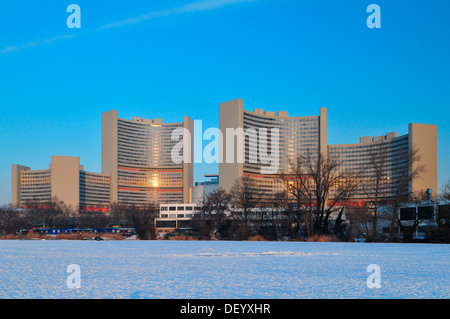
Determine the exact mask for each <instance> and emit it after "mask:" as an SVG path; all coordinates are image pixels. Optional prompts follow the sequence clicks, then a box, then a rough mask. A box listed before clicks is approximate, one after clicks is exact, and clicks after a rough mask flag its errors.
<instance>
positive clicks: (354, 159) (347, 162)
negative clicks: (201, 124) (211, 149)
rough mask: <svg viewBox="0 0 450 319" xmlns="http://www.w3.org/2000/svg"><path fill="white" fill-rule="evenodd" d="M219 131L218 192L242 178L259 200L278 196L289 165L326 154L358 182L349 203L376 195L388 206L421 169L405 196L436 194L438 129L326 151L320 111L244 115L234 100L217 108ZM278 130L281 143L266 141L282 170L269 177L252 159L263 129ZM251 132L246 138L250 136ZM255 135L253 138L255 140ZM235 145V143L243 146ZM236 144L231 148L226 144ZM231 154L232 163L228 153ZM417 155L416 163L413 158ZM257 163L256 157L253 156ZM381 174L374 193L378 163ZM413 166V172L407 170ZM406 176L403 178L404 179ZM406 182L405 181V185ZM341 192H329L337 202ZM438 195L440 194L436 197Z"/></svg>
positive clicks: (417, 127) (423, 127) (415, 127)
mask: <svg viewBox="0 0 450 319" xmlns="http://www.w3.org/2000/svg"><path fill="white" fill-rule="evenodd" d="M219 117H220V118H219V128H220V130H221V132H222V133H223V143H222V144H221V145H220V148H219V151H222V154H221V156H219V158H222V162H221V163H220V164H219V176H220V177H219V187H221V188H224V189H225V190H227V191H230V190H231V189H232V187H233V185H234V183H235V182H236V181H237V180H238V179H239V178H240V177H242V176H248V177H250V178H251V179H252V181H253V182H252V184H253V185H254V186H253V187H255V189H257V190H258V191H259V192H260V194H261V196H260V197H261V198H262V199H264V198H266V197H267V195H270V194H272V195H274V194H277V193H278V192H282V191H285V190H286V186H285V184H284V182H283V181H282V180H283V178H282V177H284V180H285V181H286V178H287V179H289V174H290V173H291V174H292V167H291V166H290V163H291V162H294V163H295V161H296V160H297V158H298V157H299V156H311V157H314V156H318V155H319V154H322V155H323V156H326V157H328V158H334V159H337V160H338V161H339V163H340V166H341V169H345V170H346V171H347V172H350V173H351V174H353V175H354V176H357V178H358V181H359V187H358V190H357V191H356V193H355V194H354V195H353V197H352V198H351V201H354V202H357V203H363V202H366V201H370V199H371V198H373V197H374V193H375V192H378V193H377V196H378V198H379V199H380V198H384V199H386V200H388V199H389V198H392V197H393V196H394V195H396V194H397V193H396V192H398V191H399V189H400V187H399V185H400V177H404V175H405V174H406V175H408V174H411V172H413V171H415V170H416V168H417V167H423V168H424V170H423V172H422V173H421V174H420V176H418V177H415V178H412V179H411V180H410V181H409V182H408V185H407V186H406V187H404V188H402V189H401V192H402V194H401V195H402V196H410V195H413V194H418V193H423V194H424V193H425V191H426V190H427V189H428V188H431V189H433V190H436V189H437V127H436V125H427V124H417V123H412V124H409V126H408V134H406V135H403V136H397V133H388V134H387V135H384V136H377V137H374V138H371V137H369V136H366V137H362V138H361V139H360V143H356V144H342V145H327V110H326V108H321V109H320V115H318V116H304V117H292V116H289V114H288V113H287V112H283V111H278V112H268V111H264V110H262V109H254V111H253V112H250V111H247V110H245V109H244V103H243V100H241V99H238V100H233V101H229V102H225V103H220V104H219ZM239 128H240V129H243V131H244V134H241V135H239V134H235V135H231V134H226V133H225V132H226V130H227V129H232V130H236V129H239ZM273 128H275V129H278V132H279V138H278V140H277V141H276V142H277V143H276V145H275V147H274V146H272V145H270V144H271V143H272V144H273V142H274V139H273V138H272V139H270V138H269V139H267V142H266V146H265V147H267V148H268V149H270V151H272V152H278V167H277V169H276V170H275V171H273V172H271V173H269V174H265V173H262V169H261V168H262V167H264V166H265V165H266V166H267V164H266V163H264V162H263V161H261V158H257V160H255V158H252V155H251V154H252V151H253V154H257V153H255V151H254V150H255V149H257V150H259V149H260V148H261V146H264V143H260V140H259V139H258V138H259V136H260V131H261V129H263V130H271V129H273ZM247 131H248V133H247ZM254 135H255V136H254ZM239 139H240V141H241V142H240V143H237V142H236V141H239ZM230 142H231V143H234V144H233V146H234V148H229V147H228V146H229V145H227V144H228V143H230ZM239 148H240V149H239ZM230 150H231V152H232V153H233V155H234V157H233V158H231V159H232V160H231V161H230V160H229V159H230V158H228V157H227V152H230ZM414 151H416V154H415V156H414V158H415V159H414V160H412V161H411V154H412V153H413V152H414ZM240 153H243V154H244V159H245V161H244V162H239V160H238V158H237V155H236V154H240ZM258 154H259V153H258ZM253 157H255V155H253ZM374 158H375V159H376V161H377V163H376V164H377V165H378V166H380V169H381V170H382V176H381V181H380V182H379V183H378V185H379V186H380V187H379V188H378V189H376V188H375V186H374V185H375V183H374V162H373V159H374ZM409 163H411V167H409ZM402 174H403V175H402ZM403 180H404V179H403ZM336 189H337V187H335V188H334V189H332V190H331V192H330V199H332V198H333V195H334V194H335V191H336ZM435 194H436V192H435Z"/></svg>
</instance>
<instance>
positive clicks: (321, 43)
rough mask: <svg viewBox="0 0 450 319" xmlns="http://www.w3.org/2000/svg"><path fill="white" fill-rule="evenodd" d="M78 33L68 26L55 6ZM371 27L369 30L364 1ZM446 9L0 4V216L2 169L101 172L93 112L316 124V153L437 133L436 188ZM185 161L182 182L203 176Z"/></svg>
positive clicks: (446, 129)
mask: <svg viewBox="0 0 450 319" xmlns="http://www.w3.org/2000/svg"><path fill="white" fill-rule="evenodd" d="M71 3H75V4H78V5H79V6H80V8H81V28H80V29H69V28H68V27H67V25H66V19H67V17H68V16H69V15H70V13H67V12H66V8H67V6H68V5H69V4H71ZM371 3H375V4H378V5H379V6H380V8H381V28H380V29H369V28H368V27H367V25H366V19H367V17H368V16H369V15H370V13H367V12H366V8H367V6H368V5H369V4H371ZM449 12H450V1H442V0H430V1H422V0H420V1H419V0H416V1H414V0H408V1H402V0H389V1H387V0H370V1H365V0H345V1H337V0H332V1H331V0H314V1H313V0H253V1H251V0H199V1H198V0H197V1H196V0H176V1H167V0H165V1H163V0H149V1H136V0H127V1H122V0H115V1H103V0H97V1H92V0H70V1H61V0H53V1H51V0H45V1H31V0H22V1H12V0H3V1H1V2H0V109H1V113H0V205H1V204H6V203H10V202H11V165H12V164H21V165H25V166H29V167H31V169H46V168H48V164H49V163H50V161H51V155H66V156H79V157H80V159H81V164H84V165H85V169H86V170H89V171H94V172H100V171H101V113H102V112H105V111H109V110H111V109H117V110H118V111H119V117H122V118H131V117H132V116H140V117H143V118H163V120H164V122H181V121H182V116H183V115H188V116H190V117H191V118H192V119H194V120H203V128H204V129H206V128H208V127H217V126H218V104H219V103H220V102H225V101H228V100H232V99H236V98H242V99H243V100H244V108H245V109H249V110H253V108H255V107H257V108H263V109H266V110H270V111H277V110H285V111H289V113H290V114H291V115H293V116H294V115H295V116H310V115H319V108H320V107H327V108H328V144H344V143H357V142H358V141H359V136H367V135H371V136H377V135H383V134H385V133H387V132H398V134H399V135H403V134H406V133H407V130H408V124H409V123H412V122H416V123H426V124H436V125H438V184H439V186H440V185H442V184H443V183H444V182H446V181H447V180H448V179H450V164H449V158H450V149H449V147H450V124H449V118H450V111H449V106H450V60H449V58H450V20H449V18H448V17H449ZM205 144H206V142H205ZM217 170H218V167H217V165H206V164H197V165H196V166H195V173H194V175H195V180H196V181H199V180H202V179H203V174H205V173H217Z"/></svg>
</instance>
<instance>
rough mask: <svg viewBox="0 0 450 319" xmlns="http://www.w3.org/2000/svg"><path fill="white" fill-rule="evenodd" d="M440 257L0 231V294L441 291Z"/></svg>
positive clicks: (398, 294) (435, 252)
mask: <svg viewBox="0 0 450 319" xmlns="http://www.w3.org/2000/svg"><path fill="white" fill-rule="evenodd" d="M449 257H450V246H449V245H430V244H381V243H376V244H371V243H364V244H362V243H306V242H228V241H68V240H46V241H41V240H28V241H27V240H23V241H21V240H3V241H0V298H2V299H5V298H99V299H103V298H108V299H111V298H133V299H134V298H165V299H172V298H176V299H180V298H188V299H189V298H195V299H199V298H219V299H222V298H233V299H234V298H239V299H246V298H259V299H264V298H273V299H279V298H283V299H297V298H302V299H303V298H332V299H334V298H449V297H450V277H449V266H450V258H449ZM71 264H77V265H79V266H80V270H81V273H80V278H81V282H80V283H81V287H80V288H78V289H70V288H68V286H67V277H68V276H69V275H70V274H69V273H67V266H69V265H71ZM370 264H377V265H379V266H380V269H381V288H379V289H376V288H372V289H370V288H368V287H367V278H368V276H369V275H370V273H368V272H367V267H368V265H370Z"/></svg>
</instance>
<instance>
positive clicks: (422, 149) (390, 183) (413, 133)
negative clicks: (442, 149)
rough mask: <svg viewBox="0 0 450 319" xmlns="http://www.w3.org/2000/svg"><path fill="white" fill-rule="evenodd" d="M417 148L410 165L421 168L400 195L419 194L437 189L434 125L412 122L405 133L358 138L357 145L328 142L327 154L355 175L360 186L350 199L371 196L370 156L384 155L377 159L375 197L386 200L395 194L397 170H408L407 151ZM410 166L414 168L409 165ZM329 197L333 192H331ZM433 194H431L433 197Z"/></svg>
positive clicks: (372, 184) (373, 185)
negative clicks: (377, 172)
mask: <svg viewBox="0 0 450 319" xmlns="http://www.w3.org/2000/svg"><path fill="white" fill-rule="evenodd" d="M413 148H416V149H417V150H418V155H419V156H418V160H417V161H416V162H415V163H413V165H414V167H417V166H419V165H422V166H423V167H424V168H425V171H424V172H423V173H422V174H421V176H420V177H418V178H414V179H413V180H412V181H411V183H410V185H409V186H408V187H406V189H405V191H404V193H403V194H402V195H404V196H408V195H411V194H417V193H423V194H425V192H426V190H427V189H429V188H430V189H433V190H437V127H436V125H428V124H417V123H412V124H409V126H408V134H405V135H402V136H397V133H396V132H394V133H388V134H386V135H382V136H377V137H373V138H371V137H370V136H365V137H361V138H360V142H359V143H357V144H342V145H328V155H329V156H330V157H332V158H336V159H338V160H339V161H340V162H341V163H342V165H343V168H344V169H346V170H348V171H350V172H352V173H354V174H355V175H359V179H360V181H361V183H362V186H361V187H360V188H359V189H358V190H357V192H356V193H355V194H354V195H353V200H356V201H359V200H360V201H366V200H370V198H374V196H375V181H374V171H373V170H374V168H373V167H371V161H373V160H374V159H372V156H385V158H384V159H375V160H377V163H378V164H377V165H379V170H380V172H382V178H381V182H380V183H379V189H378V197H379V198H385V199H387V200H388V199H389V198H390V197H393V196H395V194H396V190H397V187H398V178H399V176H398V174H399V172H408V168H407V167H405V166H407V165H408V156H409V155H410V151H411V150H412V149H413ZM412 169H414V168H412ZM331 196H333V193H332V194H331ZM434 197H435V196H434Z"/></svg>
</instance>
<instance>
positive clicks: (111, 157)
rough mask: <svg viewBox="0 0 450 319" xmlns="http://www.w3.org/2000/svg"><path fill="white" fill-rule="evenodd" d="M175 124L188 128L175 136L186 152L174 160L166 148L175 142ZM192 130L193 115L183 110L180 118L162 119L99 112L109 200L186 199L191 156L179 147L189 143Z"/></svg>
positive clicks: (146, 201) (190, 170)
mask: <svg viewBox="0 0 450 319" xmlns="http://www.w3.org/2000/svg"><path fill="white" fill-rule="evenodd" d="M177 129H185V131H184V132H189V134H186V135H183V136H181V139H182V143H183V148H182V153H183V154H181V155H182V156H186V155H187V158H188V160H187V161H182V162H180V163H177V162H174V160H173V158H172V151H173V149H174V147H175V146H176V145H177V143H179V142H180V141H179V140H176V139H173V138H172V135H173V132H174V131H175V130H177ZM192 132H193V121H192V120H191V119H190V118H189V117H187V116H185V117H184V119H183V122H181V123H163V121H162V119H154V120H151V119H142V118H140V117H133V118H132V119H131V120H127V119H122V118H119V117H118V112H117V111H116V110H112V111H109V112H106V113H103V114H102V174H104V175H108V176H110V178H111V202H112V203H122V204H136V205H144V204H147V203H183V202H188V201H189V192H190V188H191V187H192V186H193V161H192V152H190V153H191V154H185V153H184V152H185V151H189V150H190V147H191V146H192V143H193V140H192V138H193V136H192Z"/></svg>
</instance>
